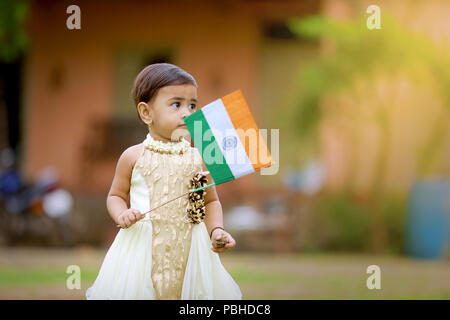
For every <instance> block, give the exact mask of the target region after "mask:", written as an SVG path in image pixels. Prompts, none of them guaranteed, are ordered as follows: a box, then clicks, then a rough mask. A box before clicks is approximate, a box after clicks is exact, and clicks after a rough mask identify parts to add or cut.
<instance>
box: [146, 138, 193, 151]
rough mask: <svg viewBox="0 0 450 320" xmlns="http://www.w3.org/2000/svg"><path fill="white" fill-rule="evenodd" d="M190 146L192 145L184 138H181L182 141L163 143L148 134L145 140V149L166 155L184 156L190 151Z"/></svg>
mask: <svg viewBox="0 0 450 320" xmlns="http://www.w3.org/2000/svg"><path fill="white" fill-rule="evenodd" d="M190 146H191V145H190V143H189V142H188V141H187V140H186V139H184V138H181V140H180V141H169V142H163V141H160V140H155V139H153V137H152V136H151V135H150V133H147V137H146V139H145V140H144V147H145V148H147V149H149V150H152V151H156V152H159V153H164V154H183V153H185V152H186V151H188V150H189V147H190Z"/></svg>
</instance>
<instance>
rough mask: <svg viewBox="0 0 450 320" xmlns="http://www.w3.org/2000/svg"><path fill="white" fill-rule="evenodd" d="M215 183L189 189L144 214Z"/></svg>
mask: <svg viewBox="0 0 450 320" xmlns="http://www.w3.org/2000/svg"><path fill="white" fill-rule="evenodd" d="M208 174H209V172H208ZM215 185H216V183H211V184H209V185H207V186H204V187H200V188H197V189H192V190H189V191H188V192H186V193H183V194H182V195H179V196H178V197H176V198H173V199H170V200H168V201H166V202H164V203H162V204H160V205H159V206H157V207H155V208H152V209H150V210H149V211H147V212H145V213H143V214H142V215H144V216H145V215H146V214H147V213H150V212H152V211H153V210H156V209H158V208H160V207H162V206H164V205H166V204H168V203H169V202H172V201H175V200H177V199H179V198H181V197H183V196H185V195H187V194H189V193H192V192H197V191H200V190H203V189H206V188H209V187H212V186H215ZM117 227H119V228H120V225H117Z"/></svg>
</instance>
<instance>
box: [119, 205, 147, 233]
mask: <svg viewBox="0 0 450 320" xmlns="http://www.w3.org/2000/svg"><path fill="white" fill-rule="evenodd" d="M144 217H145V215H144V214H142V213H141V212H140V211H139V210H136V209H132V208H130V209H127V210H125V211H124V212H122V213H121V214H120V215H119V217H118V218H117V220H118V222H119V227H121V228H128V227H131V226H132V225H133V224H135V223H136V222H137V221H139V220H141V219H142V218H144Z"/></svg>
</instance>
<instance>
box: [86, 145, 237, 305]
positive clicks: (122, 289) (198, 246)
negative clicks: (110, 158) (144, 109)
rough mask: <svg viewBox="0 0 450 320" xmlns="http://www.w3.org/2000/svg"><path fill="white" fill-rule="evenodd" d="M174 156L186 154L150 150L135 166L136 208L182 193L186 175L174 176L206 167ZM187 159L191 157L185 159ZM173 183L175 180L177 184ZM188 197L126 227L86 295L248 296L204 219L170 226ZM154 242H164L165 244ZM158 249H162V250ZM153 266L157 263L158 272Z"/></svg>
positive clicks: (133, 190)
mask: <svg viewBox="0 0 450 320" xmlns="http://www.w3.org/2000/svg"><path fill="white" fill-rule="evenodd" d="M190 152H191V155H193V156H194V157H196V158H197V160H198V158H199V157H200V154H199V153H198V150H197V149H195V148H190ZM174 157H180V156H178V155H170V156H169V155H166V154H159V153H158V152H154V151H151V150H147V149H145V150H144V152H143V154H142V155H141V156H140V157H139V158H138V160H137V161H136V164H135V166H134V167H133V172H132V177H131V183H130V206H131V208H135V209H138V210H140V211H141V212H142V213H143V212H147V211H148V210H149V209H150V203H152V201H153V200H154V201H153V202H155V204H152V207H155V206H156V205H158V204H159V203H162V202H164V201H167V200H168V199H173V198H175V197H174V195H175V194H178V195H179V194H182V193H179V192H182V191H184V190H188V189H186V188H188V187H189V186H188V183H186V181H185V179H184V180H183V183H180V181H172V180H173V179H169V177H170V178H172V177H174V174H175V175H176V174H177V173H184V174H185V176H186V177H189V176H190V177H192V172H194V171H201V168H202V167H201V164H200V165H199V164H198V163H197V164H195V165H194V166H192V165H191V167H188V166H187V165H186V166H184V168H183V165H181V164H180V163H178V164H177V163H175V162H174V161H172V160H171V159H175V158H174ZM200 159H201V158H200ZM181 160H182V161H184V162H186V161H185V159H181ZM191 169H192V170H191ZM199 169H200V170H199ZM179 170H183V172H180V171H179ZM166 177H167V179H165V178H166ZM171 181H172V182H171ZM170 183H174V185H173V186H171V185H169V184H170ZM181 187H182V188H181ZM183 188H184V189H183ZM152 197H153V198H152ZM187 202H188V200H187V196H186V199H184V198H180V199H178V200H175V201H172V202H170V203H169V204H167V205H165V206H163V207H161V208H159V209H157V210H154V211H152V213H155V214H154V216H153V218H155V217H156V219H157V220H152V219H150V217H149V214H147V215H146V217H145V218H144V219H142V220H140V221H138V222H137V223H135V224H134V225H133V226H131V227H129V228H127V229H120V230H119V231H118V233H117V235H116V237H115V239H114V241H113V243H112V245H111V247H110V248H109V250H108V252H107V253H106V256H105V258H104V261H103V263H102V266H101V268H100V271H99V274H98V276H97V279H96V280H95V282H94V284H93V285H92V287H90V288H88V289H87V291H86V298H87V299H189V300H194V299H195V300H196V299H224V300H225V299H226V300H229V299H235V300H239V299H242V293H241V291H240V288H239V286H238V285H237V284H236V283H235V281H234V280H233V279H232V277H231V276H230V274H229V273H228V272H227V271H226V270H225V268H224V267H223V265H222V263H221V261H220V258H219V254H218V253H215V252H213V251H212V250H211V248H212V243H211V240H210V238H209V234H208V232H207V229H206V226H205V223H204V222H201V223H199V224H192V223H189V224H188V226H187V224H184V225H180V226H181V227H183V228H185V231H184V233H181V231H180V232H179V233H178V229H170V230H169V226H170V228H172V227H173V228H178V227H176V226H175V224H174V223H173V221H175V220H170V219H171V217H170V216H169V214H168V213H171V214H172V217H175V216H177V217H179V216H184V214H185V212H186V211H185V208H186V205H187ZM180 208H181V209H180ZM158 218H159V219H160V220H158ZM166 218H167V219H166ZM161 219H166V220H165V223H166V224H158V223H157V222H158V221H159V222H161V223H163V220H161ZM177 221H178V220H177ZM155 223H156V224H155ZM154 228H157V229H158V231H155V233H156V232H158V233H160V234H161V235H162V236H164V232H161V231H164V230H166V231H167V232H169V233H170V232H172V233H173V240H174V241H177V242H176V245H172V246H171V245H170V244H169V242H170V241H169V240H167V239H169V238H167V239H164V238H162V239H160V238H158V237H157V235H155V234H154V230H153V229H154ZM163 229H164V230H163ZM169 233H168V234H169ZM181 235H184V236H181ZM183 237H184V238H183ZM180 238H183V239H185V240H180ZM189 238H190V243H189ZM180 241H183V242H181V243H182V244H186V250H185V251H186V253H183V250H181V249H180V248H179V247H182V245H180ZM153 242H159V244H158V246H159V247H158V246H157V244H156V243H153ZM173 243H175V242H173ZM187 249H189V250H187ZM158 250H159V251H160V252H161V254H158V255H156V254H155V253H156V252H157V251H158ZM171 250H172V253H173V254H172V255H171V254H170V253H171V252H170V251H171ZM152 251H154V252H153V254H152ZM183 256H184V257H185V258H183ZM152 259H154V260H158V261H152ZM152 268H154V269H155V270H153V271H154V272H152ZM158 270H159V271H158Z"/></svg>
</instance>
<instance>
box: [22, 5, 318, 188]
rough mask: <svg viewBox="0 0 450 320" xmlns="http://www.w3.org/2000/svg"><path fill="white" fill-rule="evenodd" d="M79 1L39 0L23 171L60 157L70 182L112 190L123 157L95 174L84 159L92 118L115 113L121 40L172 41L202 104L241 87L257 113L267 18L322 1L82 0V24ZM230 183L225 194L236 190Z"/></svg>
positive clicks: (32, 24) (249, 181)
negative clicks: (71, 20) (69, 24)
mask: <svg viewBox="0 0 450 320" xmlns="http://www.w3.org/2000/svg"><path fill="white" fill-rule="evenodd" d="M70 4H72V3H71V2H69V1H58V2H53V1H34V2H33V6H32V10H31V17H30V20H29V24H28V28H29V32H30V38H31V46H30V50H29V54H28V56H27V61H26V76H25V80H24V81H25V103H24V109H25V113H24V114H25V115H24V119H23V122H24V124H25V125H24V128H26V129H25V130H26V132H25V134H24V141H23V143H24V150H25V155H24V161H23V164H24V167H23V172H24V174H25V175H26V176H27V177H29V178H32V177H33V176H34V175H35V174H36V173H37V172H38V170H40V169H41V168H43V167H45V166H47V165H52V166H54V167H55V168H56V169H57V170H58V171H59V174H60V177H61V183H62V184H63V185H65V186H66V187H68V188H70V189H72V190H77V191H84V192H99V193H104V192H105V191H107V190H108V189H109V186H110V184H111V181H112V177H113V174H114V168H115V164H116V161H117V159H115V158H110V159H105V160H104V161H102V162H101V163H99V164H96V165H95V167H94V170H92V171H90V174H89V175H88V176H86V175H84V172H83V170H84V169H83V168H84V167H83V165H82V164H81V163H80V162H81V161H80V159H81V157H82V150H83V149H82V148H83V145H84V144H85V143H86V139H88V132H90V131H89V130H90V126H91V123H92V121H94V120H95V119H108V118H111V117H112V116H113V115H114V110H115V109H114V108H115V107H114V104H115V101H114V97H116V95H115V92H114V88H115V87H114V86H115V70H116V67H117V66H115V61H116V60H115V54H116V52H117V50H118V48H121V47H129V48H132V47H133V46H170V47H172V48H174V49H175V53H176V54H175V60H174V63H175V64H178V65H180V66H181V67H183V68H184V69H185V70H187V71H188V72H190V73H191V74H192V75H193V76H194V77H195V78H196V80H197V82H198V84H199V105H205V104H206V103H208V102H210V101H212V100H214V99H216V98H218V97H220V96H222V95H225V94H227V93H230V92H231V91H234V90H236V89H241V90H242V91H243V93H244V95H245V97H246V99H247V100H248V103H249V106H250V108H251V110H252V112H253V113H254V115H255V117H256V118H258V114H259V110H258V109H259V108H260V106H259V105H258V104H257V101H258V99H257V98H258V95H259V92H258V90H259V88H258V85H257V83H258V81H257V80H258V79H257V77H258V67H259V65H258V62H259V54H260V53H259V49H260V46H261V41H262V33H261V24H262V21H266V20H284V19H285V18H286V17H290V16H301V15H305V14H308V13H311V12H316V11H317V8H318V2H316V1H298V2H297V1H258V2H256V1H228V2H221V1H173V2H172V1H167V2H163V1H96V2H93V1H78V2H77V5H78V6H79V7H80V8H81V30H68V29H67V28H66V19H67V17H68V16H69V14H67V13H66V8H67V6H69V5H70ZM132 112H133V113H135V111H134V110H133V111H132ZM136 125H139V121H138V119H137V118H136ZM144 138H145V137H144V136H143V137H142V140H143V139H144ZM139 142H140V141H136V143H139ZM254 186H255V180H254V177H245V178H242V179H239V181H236V182H233V190H234V192H240V191H242V190H244V189H248V188H250V187H254ZM221 188H222V186H219V190H220V189H221ZM227 188H228V186H223V191H224V193H226V192H230V191H229V190H228V189H227ZM229 189H230V190H231V188H229ZM227 190H228V191H227Z"/></svg>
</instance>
